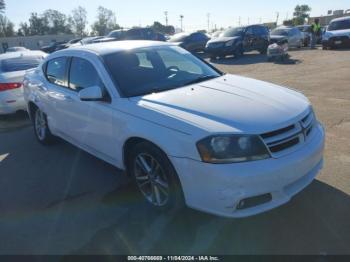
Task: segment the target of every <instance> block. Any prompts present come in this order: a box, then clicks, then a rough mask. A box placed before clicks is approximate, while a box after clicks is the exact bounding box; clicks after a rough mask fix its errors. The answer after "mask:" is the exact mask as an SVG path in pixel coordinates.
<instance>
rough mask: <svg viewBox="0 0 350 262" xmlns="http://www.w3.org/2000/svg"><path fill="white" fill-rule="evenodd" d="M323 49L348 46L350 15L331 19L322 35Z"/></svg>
mask: <svg viewBox="0 0 350 262" xmlns="http://www.w3.org/2000/svg"><path fill="white" fill-rule="evenodd" d="M322 46H323V49H330V48H339V47H350V16H347V17H342V18H337V19H334V20H332V21H331V23H330V24H329V26H328V27H327V31H326V32H325V33H324V35H323V40H322Z"/></svg>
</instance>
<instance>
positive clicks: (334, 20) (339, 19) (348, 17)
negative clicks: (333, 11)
mask: <svg viewBox="0 0 350 262" xmlns="http://www.w3.org/2000/svg"><path fill="white" fill-rule="evenodd" d="M345 20H350V16H345V17H340V18H336V19H333V20H332V21H331V23H332V22H338V21H345Z"/></svg>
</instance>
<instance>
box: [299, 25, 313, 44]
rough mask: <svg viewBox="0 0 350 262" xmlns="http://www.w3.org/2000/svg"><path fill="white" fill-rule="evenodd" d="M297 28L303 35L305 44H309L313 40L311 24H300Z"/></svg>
mask: <svg viewBox="0 0 350 262" xmlns="http://www.w3.org/2000/svg"><path fill="white" fill-rule="evenodd" d="M297 28H298V29H299V31H300V32H301V34H302V36H303V43H304V46H309V45H310V42H311V25H299V26H297Z"/></svg>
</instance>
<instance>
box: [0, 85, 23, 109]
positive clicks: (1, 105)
mask: <svg viewBox="0 0 350 262" xmlns="http://www.w3.org/2000/svg"><path fill="white" fill-rule="evenodd" d="M26 108H27V107H26V102H25V101H24V97H23V89H22V88H19V89H15V90H9V91H3V92H1V93H0V115H7V114H13V113H16V112H17V111H25V110H26Z"/></svg>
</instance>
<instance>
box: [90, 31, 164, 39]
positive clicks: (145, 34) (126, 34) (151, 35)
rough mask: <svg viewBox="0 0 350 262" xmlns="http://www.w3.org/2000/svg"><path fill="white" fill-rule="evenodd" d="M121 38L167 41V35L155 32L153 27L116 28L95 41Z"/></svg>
mask: <svg viewBox="0 0 350 262" xmlns="http://www.w3.org/2000/svg"><path fill="white" fill-rule="evenodd" d="M121 40H152V41H163V42H165V41H166V39H165V36H164V35H162V34H160V33H157V32H155V31H154V30H153V29H152V28H133V29H129V30H124V29H123V30H115V31H112V32H111V33H110V34H109V35H107V37H104V38H101V39H98V40H95V41H94V42H95V43H104V42H113V41H121Z"/></svg>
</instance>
